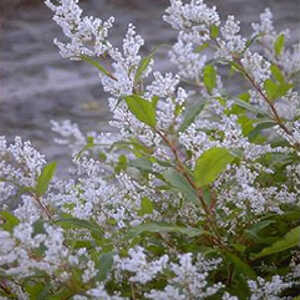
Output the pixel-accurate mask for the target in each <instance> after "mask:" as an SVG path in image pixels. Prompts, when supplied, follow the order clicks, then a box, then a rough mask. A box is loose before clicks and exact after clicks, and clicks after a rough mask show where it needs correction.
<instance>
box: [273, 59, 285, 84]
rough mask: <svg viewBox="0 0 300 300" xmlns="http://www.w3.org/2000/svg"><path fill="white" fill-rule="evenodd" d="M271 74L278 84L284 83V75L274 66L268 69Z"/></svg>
mask: <svg viewBox="0 0 300 300" xmlns="http://www.w3.org/2000/svg"><path fill="white" fill-rule="evenodd" d="M270 70H271V73H272V75H273V77H274V78H275V79H276V80H277V81H278V82H279V83H285V78H284V75H283V74H282V72H281V70H280V69H279V68H278V67H277V66H276V65H274V64H273V65H271V67H270Z"/></svg>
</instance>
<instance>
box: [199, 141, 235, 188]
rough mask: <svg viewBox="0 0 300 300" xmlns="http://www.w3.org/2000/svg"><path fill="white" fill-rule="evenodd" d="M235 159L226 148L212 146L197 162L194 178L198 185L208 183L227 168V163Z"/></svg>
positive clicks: (201, 185)
mask: <svg viewBox="0 0 300 300" xmlns="http://www.w3.org/2000/svg"><path fill="white" fill-rule="evenodd" d="M233 160H234V156H233V155H231V154H230V153H229V152H228V150H227V149H225V148H218V147H215V148H211V149H209V150H207V151H205V152H204V153H203V154H202V155H201V156H200V157H199V158H198V159H197V162H196V167H195V171H194V178H195V182H196V185H197V186H198V187H203V186H205V185H208V184H210V183H212V182H214V180H215V179H216V178H217V177H218V176H219V175H220V174H221V173H222V172H223V171H224V170H225V169H226V167H227V165H228V164H229V163H231V162H232V161H233Z"/></svg>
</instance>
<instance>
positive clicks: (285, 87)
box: [264, 79, 293, 100]
mask: <svg viewBox="0 0 300 300" xmlns="http://www.w3.org/2000/svg"><path fill="white" fill-rule="evenodd" d="M292 87H293V85H292V84H288V83H285V82H284V83H280V84H276V83H275V82H274V81H272V80H271V79H267V80H266V81H265V82H264V89H265V91H266V93H267V96H268V98H269V99H270V100H275V99H277V98H280V97H283V96H285V95H286V93H287V92H288V91H289V90H290V89H291V88H292Z"/></svg>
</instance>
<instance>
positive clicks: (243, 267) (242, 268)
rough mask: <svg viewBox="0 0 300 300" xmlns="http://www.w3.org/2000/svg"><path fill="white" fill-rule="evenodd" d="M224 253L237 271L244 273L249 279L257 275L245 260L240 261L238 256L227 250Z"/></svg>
mask: <svg viewBox="0 0 300 300" xmlns="http://www.w3.org/2000/svg"><path fill="white" fill-rule="evenodd" d="M225 255H226V257H227V258H228V260H229V261H231V262H232V263H233V265H234V267H235V269H236V271H237V272H238V273H240V274H244V275H245V276H246V277H247V278H250V279H254V278H256V276H257V275H256V273H255V272H254V270H253V269H252V268H251V267H250V266H249V265H248V264H247V263H246V262H244V261H242V260H241V259H240V258H239V257H238V256H236V255H235V254H233V253H229V252H226V253H225Z"/></svg>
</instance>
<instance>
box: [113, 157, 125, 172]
mask: <svg viewBox="0 0 300 300" xmlns="http://www.w3.org/2000/svg"><path fill="white" fill-rule="evenodd" d="M127 165H128V163H127V157H126V156H125V155H124V154H122V155H120V156H119V158H118V163H117V165H116V166H115V172H116V173H117V174H119V173H120V172H121V171H124V170H126V169H127Z"/></svg>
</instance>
